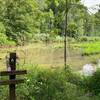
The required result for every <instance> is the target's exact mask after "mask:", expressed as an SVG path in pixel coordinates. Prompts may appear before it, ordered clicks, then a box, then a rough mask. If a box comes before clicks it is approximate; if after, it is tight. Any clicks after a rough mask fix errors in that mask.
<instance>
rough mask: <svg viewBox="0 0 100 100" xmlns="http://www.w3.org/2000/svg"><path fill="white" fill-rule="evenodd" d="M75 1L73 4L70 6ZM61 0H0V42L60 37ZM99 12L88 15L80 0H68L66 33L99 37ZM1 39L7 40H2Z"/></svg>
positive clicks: (62, 4)
mask: <svg viewBox="0 0 100 100" xmlns="http://www.w3.org/2000/svg"><path fill="white" fill-rule="evenodd" d="M72 3H74V4H75V6H73V5H72ZM65 4H66V3H65V0H62V1H60V0H52V1H51V0H41V1H40V0H26V1H24V0H22V1H20V0H3V1H2V0H0V26H1V27H0V37H1V36H2V37H3V39H4V40H3V39H2V38H0V44H2V43H3V44H7V43H8V44H9V41H14V42H15V43H17V44H19V45H23V44H25V43H26V42H32V41H39V40H38V37H39V38H40V37H42V36H43V37H44V38H42V39H41V38H40V41H45V42H47V41H49V40H50V39H51V40H52V39H53V40H54V39H55V38H56V37H58V36H60V37H61V38H62V37H63V36H64V30H65V16H64V15H65V7H66V5H65ZM99 15H100V12H99V11H98V12H97V13H96V14H90V13H89V12H88V11H87V8H86V7H85V6H84V5H82V4H81V3H80V0H74V1H72V0H68V27H67V28H68V29H67V36H69V37H72V38H75V39H78V38H79V37H80V36H88V37H90V36H100V31H99V30H100V29H99V27H98V26H99V21H100V18H99ZM5 39H7V41H6V42H5Z"/></svg>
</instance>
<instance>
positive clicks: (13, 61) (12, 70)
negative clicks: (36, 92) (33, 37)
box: [0, 53, 27, 100]
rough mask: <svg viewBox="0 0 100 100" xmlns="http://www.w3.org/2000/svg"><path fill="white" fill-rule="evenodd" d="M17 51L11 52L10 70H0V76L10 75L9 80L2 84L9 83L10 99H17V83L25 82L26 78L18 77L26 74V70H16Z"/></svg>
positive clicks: (0, 82) (1, 82)
mask: <svg viewBox="0 0 100 100" xmlns="http://www.w3.org/2000/svg"><path fill="white" fill-rule="evenodd" d="M16 58H17V57H16V53H10V57H9V67H10V70H8V71H2V72H0V76H9V80H7V81H1V80H0V85H9V100H16V91H15V89H16V86H15V85H16V84H19V83H23V82H24V79H16V75H21V74H26V73H27V72H26V70H19V71H16Z"/></svg>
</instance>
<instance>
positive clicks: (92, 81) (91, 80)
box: [84, 69, 100, 95]
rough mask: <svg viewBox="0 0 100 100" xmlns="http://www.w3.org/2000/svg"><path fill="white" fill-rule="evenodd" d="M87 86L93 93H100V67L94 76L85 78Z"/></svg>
mask: <svg viewBox="0 0 100 100" xmlns="http://www.w3.org/2000/svg"><path fill="white" fill-rule="evenodd" d="M84 82H85V86H86V87H85V88H86V89H87V90H88V91H89V92H91V93H92V94H95V95H98V94H100V69H97V71H96V72H95V73H94V75H93V76H91V77H87V78H85V81H84Z"/></svg>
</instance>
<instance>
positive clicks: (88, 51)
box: [72, 42, 100, 56]
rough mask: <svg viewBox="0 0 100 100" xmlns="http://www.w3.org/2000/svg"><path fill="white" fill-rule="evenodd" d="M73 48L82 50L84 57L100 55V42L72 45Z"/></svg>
mask: <svg viewBox="0 0 100 100" xmlns="http://www.w3.org/2000/svg"><path fill="white" fill-rule="evenodd" d="M72 48H74V49H75V48H77V49H78V48H81V49H82V55H83V56H85V55H86V56H89V55H96V54H100V42H84V43H77V44H72Z"/></svg>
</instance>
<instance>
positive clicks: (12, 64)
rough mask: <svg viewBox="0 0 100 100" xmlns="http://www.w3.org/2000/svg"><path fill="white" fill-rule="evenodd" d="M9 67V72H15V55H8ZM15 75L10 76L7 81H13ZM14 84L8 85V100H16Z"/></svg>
mask: <svg viewBox="0 0 100 100" xmlns="http://www.w3.org/2000/svg"><path fill="white" fill-rule="evenodd" d="M9 66H10V68H11V71H15V70H16V53H10V58H9ZM15 79H16V75H10V76H9V80H15ZM15 88H16V87H15V84H10V85H9V100H16V93H15Z"/></svg>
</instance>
